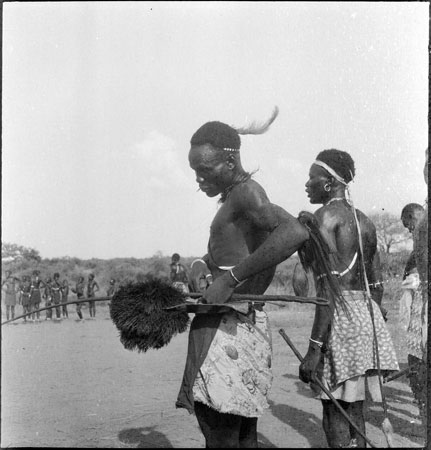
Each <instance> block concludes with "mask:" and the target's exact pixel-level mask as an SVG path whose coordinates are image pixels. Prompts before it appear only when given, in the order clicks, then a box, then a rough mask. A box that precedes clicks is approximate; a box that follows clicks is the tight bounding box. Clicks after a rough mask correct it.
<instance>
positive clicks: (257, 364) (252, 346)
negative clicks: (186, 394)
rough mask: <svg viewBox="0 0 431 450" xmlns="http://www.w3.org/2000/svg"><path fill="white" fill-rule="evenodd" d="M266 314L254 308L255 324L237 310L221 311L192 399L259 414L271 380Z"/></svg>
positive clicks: (218, 408)
mask: <svg viewBox="0 0 431 450" xmlns="http://www.w3.org/2000/svg"><path fill="white" fill-rule="evenodd" d="M271 357H272V346H271V335H270V331H269V324H268V317H267V315H266V313H265V312H263V311H256V320H255V324H253V323H252V322H251V321H249V320H247V318H244V316H243V315H242V314H239V313H237V312H234V311H233V312H229V313H226V314H224V315H223V318H222V320H221V321H220V325H219V327H218V329H217V331H216V334H215V336H214V339H213V341H212V343H211V346H210V349H209V351H208V355H207V357H206V359H205V361H204V363H203V364H202V366H201V369H200V371H199V373H198V376H197V377H196V380H195V383H194V385H193V397H194V400H195V401H198V402H201V403H204V404H205V405H207V406H209V407H211V408H213V409H215V410H216V411H218V412H221V413H229V414H236V415H240V416H243V417H260V416H261V415H262V414H263V412H264V410H265V409H266V408H268V402H267V395H268V392H269V389H270V388H271V384H272V377H273V376H272V370H271Z"/></svg>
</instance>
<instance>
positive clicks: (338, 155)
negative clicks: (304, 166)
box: [316, 148, 355, 183]
mask: <svg viewBox="0 0 431 450" xmlns="http://www.w3.org/2000/svg"><path fill="white" fill-rule="evenodd" d="M316 159H317V160H319V161H322V162H324V163H325V164H327V165H328V166H329V167H331V168H332V169H334V171H335V172H336V173H337V174H338V175H340V177H341V178H343V180H344V181H345V182H346V183H350V181H352V180H353V178H354V176H355V163H354V161H353V159H352V157H351V156H350V155H349V154H348V153H347V152H343V151H342V150H337V149H335V148H331V149H329V150H323V151H321V152H320V153H319V154H318V155H317V158H316Z"/></svg>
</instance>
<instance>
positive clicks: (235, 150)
mask: <svg viewBox="0 0 431 450" xmlns="http://www.w3.org/2000/svg"><path fill="white" fill-rule="evenodd" d="M223 150H226V151H227V152H239V148H229V147H223Z"/></svg>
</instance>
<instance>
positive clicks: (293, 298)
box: [184, 292, 329, 306]
mask: <svg viewBox="0 0 431 450" xmlns="http://www.w3.org/2000/svg"><path fill="white" fill-rule="evenodd" d="M184 295H185V296H186V297H191V298H201V297H202V296H203V295H202V293H198V292H190V293H188V294H184ZM229 302H260V303H265V302H297V303H313V304H315V305H319V306H329V301H328V300H327V299H326V298H322V297H300V296H297V295H256V294H233V295H232V297H231V298H230V299H229V300H228V301H227V302H226V304H229Z"/></svg>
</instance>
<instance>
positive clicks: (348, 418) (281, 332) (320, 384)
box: [279, 328, 376, 448]
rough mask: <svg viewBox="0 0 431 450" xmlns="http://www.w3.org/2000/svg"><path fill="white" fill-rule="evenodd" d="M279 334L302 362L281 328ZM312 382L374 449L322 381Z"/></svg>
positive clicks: (301, 359) (315, 378) (315, 379)
mask: <svg viewBox="0 0 431 450" xmlns="http://www.w3.org/2000/svg"><path fill="white" fill-rule="evenodd" d="M279 333H280V334H281V336H282V337H283V339H284V340H285V341H286V342H287V344H288V345H289V347H290V348H291V349H292V351H293V353H295V356H296V357H297V358H298V359H299V361H301V362H303V361H304V358H303V357H302V355H301V353H299V351H298V349H297V348H296V347H295V346H294V345H293V342H292V341H291V340H290V338H289V336H287V334H286V333H285V331H284V330H283V328H281V329H280V330H279ZM313 381H314V382H315V383H316V384H317V385H318V386H319V387H320V389H322V391H323V392H324V393H325V394H326V395H327V396H328V397H329V398H330V399H331V401H332V402H333V403H334V405H335V406H336V407H337V408H338V410H339V411H340V413H341V414H342V415H343V417H344V418H345V419H346V420H347V421H348V422H349V424H350V425H351V426H352V427H353V428H354V429H355V430H356V431H357V432H358V433H359V434H360V435H361V436H362V437H363V438H364V439H365V440H366V441H367V442H368V444H370V446H371V447H373V448H376V446H375V445H374V444H373V443H372V442H371V441H370V440H369V439H368V438H367V436H365V434H364V432H363V431H362V430H361V429H360V428H359V427H358V426H357V425H356V424H355V422H353V421H352V419H351V418H350V416H349V415H348V414H347V413H346V411H344V409H343V407H342V406H341V405H340V404H339V403H338V401H337V400H336V398H335V397H334V396H333V395H332V394H331V392H330V391H329V389H327V388H326V386H325V385H324V384H323V383H322V381H321V380H320V379H319V378H317V377H314V379H313Z"/></svg>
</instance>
